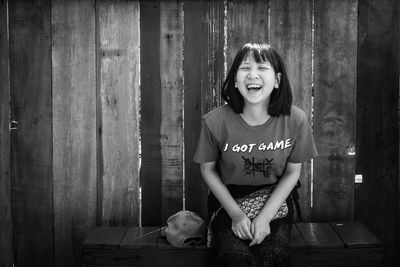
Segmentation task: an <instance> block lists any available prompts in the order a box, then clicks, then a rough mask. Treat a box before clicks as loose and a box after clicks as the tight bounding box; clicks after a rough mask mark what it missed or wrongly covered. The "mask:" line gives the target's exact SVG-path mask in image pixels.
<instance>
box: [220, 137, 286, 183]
mask: <svg viewBox="0 0 400 267" xmlns="http://www.w3.org/2000/svg"><path fill="white" fill-rule="evenodd" d="M291 146H292V143H291V139H286V140H278V141H275V142H269V143H264V142H263V143H259V144H258V143H248V144H234V145H230V144H229V143H226V144H225V145H224V148H223V152H224V153H238V154H239V153H240V154H245V155H241V158H242V160H243V169H242V170H243V171H242V173H243V174H245V175H251V176H253V177H256V174H257V173H261V174H262V176H263V177H264V178H269V177H270V176H271V172H272V169H273V166H274V165H276V164H275V163H274V162H273V161H274V159H273V158H268V157H264V158H263V159H262V160H261V161H260V160H259V159H258V160H257V158H255V157H254V156H252V154H254V153H256V152H257V151H261V152H265V151H275V150H284V149H287V148H290V147H291Z"/></svg>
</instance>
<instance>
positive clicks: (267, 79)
mask: <svg viewBox="0 0 400 267" xmlns="http://www.w3.org/2000/svg"><path fill="white" fill-rule="evenodd" d="M280 77H281V74H280V73H275V70H274V68H273V67H272V65H271V64H270V63H269V62H268V61H266V62H259V63H258V62H256V60H255V59H254V56H253V54H250V55H249V56H247V57H245V58H244V59H243V61H242V63H241V64H240V66H239V68H238V71H237V74H236V80H235V87H237V88H238V90H239V92H240V94H241V95H242V96H243V98H244V103H245V107H246V106H247V107H248V106H251V105H264V106H265V107H268V105H269V100H270V96H271V93H272V90H273V89H274V88H278V87H279V81H280Z"/></svg>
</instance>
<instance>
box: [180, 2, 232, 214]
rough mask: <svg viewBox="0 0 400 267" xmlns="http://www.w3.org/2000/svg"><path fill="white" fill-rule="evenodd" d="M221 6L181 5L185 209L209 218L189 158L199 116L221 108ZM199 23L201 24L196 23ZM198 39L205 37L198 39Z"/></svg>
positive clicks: (204, 192) (203, 188) (196, 168)
mask: <svg viewBox="0 0 400 267" xmlns="http://www.w3.org/2000/svg"><path fill="white" fill-rule="evenodd" d="M224 10H225V7H224V3H223V2H222V1H207V2H204V3H201V2H196V1H185V2H184V17H185V26H184V37H185V49H184V53H185V60H184V79H185V82H184V84H185V97H184V138H185V207H186V209H189V210H192V211H196V212H198V213H199V214H200V215H201V216H202V218H205V220H207V219H208V212H207V195H208V187H207V186H206V184H205V183H204V182H203V179H202V177H201V174H200V169H199V166H198V164H196V163H194V162H193V161H192V160H191V159H192V157H193V154H194V151H195V149H196V147H197V140H198V136H199V133H200V127H201V124H200V123H199V122H200V121H201V116H202V115H204V114H205V113H207V112H208V111H210V110H212V109H213V108H215V107H218V106H220V105H221V94H220V91H221V87H222V83H223V76H224V19H225V15H224ZM199 22H200V23H199ZM199 36H206V38H200V39H199Z"/></svg>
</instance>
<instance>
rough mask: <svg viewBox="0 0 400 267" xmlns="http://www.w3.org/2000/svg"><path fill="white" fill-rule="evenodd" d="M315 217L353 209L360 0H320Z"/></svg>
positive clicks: (345, 214)
mask: <svg viewBox="0 0 400 267" xmlns="http://www.w3.org/2000/svg"><path fill="white" fill-rule="evenodd" d="M314 5H315V75H314V77H315V78H314V86H315V89H314V130H315V131H314V136H315V141H316V146H317V150H318V153H319V155H318V157H317V158H315V159H314V184H313V188H314V189H313V209H312V221H316V222H318V221H330V220H352V219H353V216H354V215H353V213H354V175H355V158H354V147H355V119H356V79H357V77H356V64H357V15H358V10H357V0H351V1H348V0H340V1H334V0H329V1H322V0H316V1H315V3H314Z"/></svg>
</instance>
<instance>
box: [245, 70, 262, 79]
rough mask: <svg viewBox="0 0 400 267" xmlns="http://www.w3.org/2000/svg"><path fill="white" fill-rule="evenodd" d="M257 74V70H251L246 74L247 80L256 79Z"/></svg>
mask: <svg viewBox="0 0 400 267" xmlns="http://www.w3.org/2000/svg"><path fill="white" fill-rule="evenodd" d="M258 78H259V76H258V72H257V69H255V68H251V69H250V71H249V73H248V74H247V79H258Z"/></svg>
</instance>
